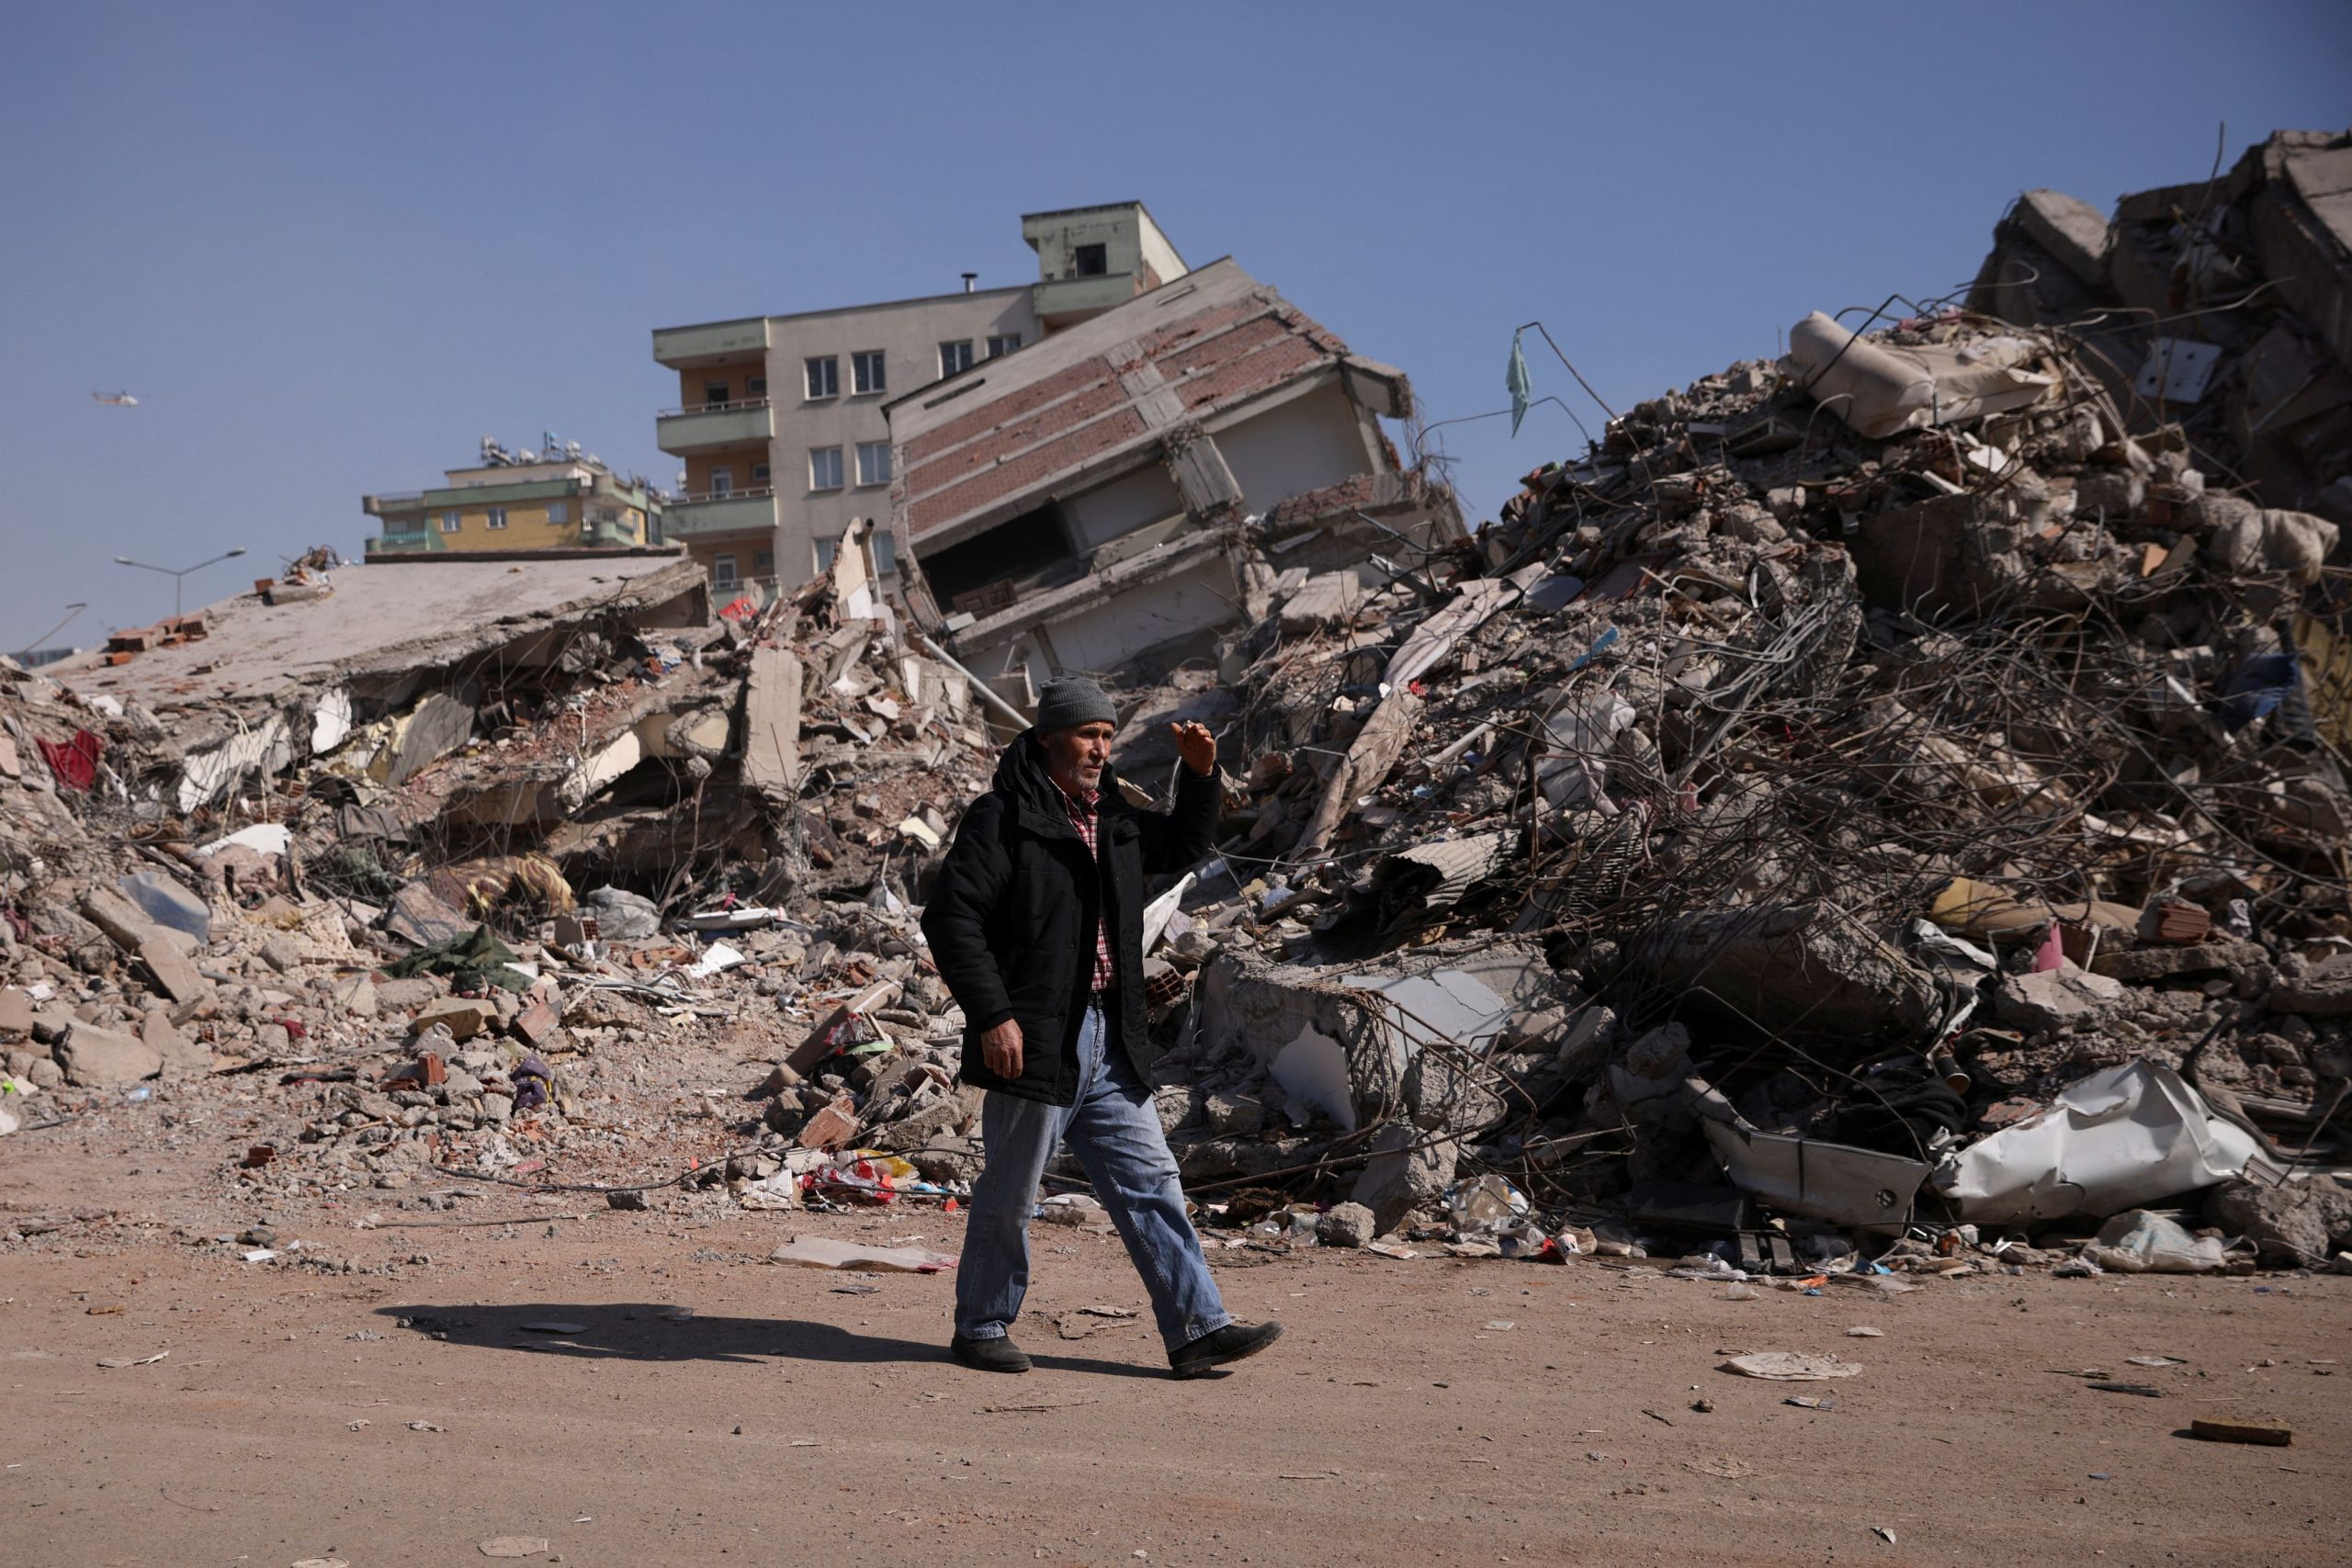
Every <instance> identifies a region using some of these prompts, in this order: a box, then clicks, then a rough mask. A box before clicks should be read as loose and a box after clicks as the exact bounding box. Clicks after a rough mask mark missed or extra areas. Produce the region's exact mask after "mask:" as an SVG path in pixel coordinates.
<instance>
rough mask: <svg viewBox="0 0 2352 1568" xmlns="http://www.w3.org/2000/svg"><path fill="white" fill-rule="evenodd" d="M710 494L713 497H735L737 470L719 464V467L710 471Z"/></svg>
mask: <svg viewBox="0 0 2352 1568" xmlns="http://www.w3.org/2000/svg"><path fill="white" fill-rule="evenodd" d="M710 493H711V494H713V495H733V494H734V493H735V470H734V469H733V468H729V467H728V466H727V465H726V464H724V463H721V464H718V466H717V467H715V468H712V469H711V470H710Z"/></svg>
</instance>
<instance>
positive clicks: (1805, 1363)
mask: <svg viewBox="0 0 2352 1568" xmlns="http://www.w3.org/2000/svg"><path fill="white" fill-rule="evenodd" d="M1722 1370H1723V1371H1727V1372H1737V1373H1738V1374H1739V1375H1740V1376H1742V1377H1744V1378H1766V1379H1770V1381H1772V1382H1826V1381H1827V1380H1829V1379H1831V1378H1850V1377H1858V1376H1860V1373H1861V1370H1862V1369H1861V1364H1860V1362H1857V1361H1841V1360H1839V1359H1838V1358H1837V1357H1835V1356H1812V1355H1806V1354H1804V1353H1803V1352H1800V1351H1795V1350H1758V1351H1757V1352H1755V1353H1753V1354H1751V1355H1746V1356H1734V1357H1732V1358H1731V1359H1729V1360H1727V1361H1725V1362H1724V1364H1723V1367H1722Z"/></svg>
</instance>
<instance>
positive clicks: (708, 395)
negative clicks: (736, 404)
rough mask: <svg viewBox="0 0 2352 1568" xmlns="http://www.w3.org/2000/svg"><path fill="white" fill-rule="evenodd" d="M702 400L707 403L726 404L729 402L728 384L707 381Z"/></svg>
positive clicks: (704, 385) (703, 387)
mask: <svg viewBox="0 0 2352 1568" xmlns="http://www.w3.org/2000/svg"><path fill="white" fill-rule="evenodd" d="M702 400H703V401H704V402H706V403H723V402H725V401H726V400H727V383H726V382H724V381H705V382H704V383H703V384H702Z"/></svg>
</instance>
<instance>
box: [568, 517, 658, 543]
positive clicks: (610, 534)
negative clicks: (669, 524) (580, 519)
mask: <svg viewBox="0 0 2352 1568" xmlns="http://www.w3.org/2000/svg"><path fill="white" fill-rule="evenodd" d="M580 542H581V543H582V544H583V545H586V546H588V547H590V548H592V549H601V548H605V547H610V546H615V545H629V546H633V545H641V544H643V543H645V540H644V539H643V538H641V537H639V525H637V524H635V523H632V522H629V521H628V519H627V518H622V517H592V518H590V519H588V520H587V521H586V522H584V523H582V524H581V525H580Z"/></svg>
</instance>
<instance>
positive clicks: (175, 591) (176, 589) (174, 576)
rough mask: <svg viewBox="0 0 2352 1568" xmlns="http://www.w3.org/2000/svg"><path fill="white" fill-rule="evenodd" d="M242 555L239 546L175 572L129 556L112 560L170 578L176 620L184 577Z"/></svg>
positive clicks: (120, 564) (241, 549)
mask: <svg viewBox="0 0 2352 1568" xmlns="http://www.w3.org/2000/svg"><path fill="white" fill-rule="evenodd" d="M244 553H245V547H244V546H243V545H239V546H238V547H236V548H235V549H233V550H231V551H229V552H228V554H226V555H218V556H214V557H213V558H211V559H210V560H200V561H198V562H197V563H196V564H195V565H194V566H184V567H182V568H180V569H179V570H177V571H174V570H172V569H171V568H170V567H167V566H149V565H148V564H147V563H146V562H145V561H143V560H132V559H131V558H130V557H129V556H117V557H115V558H114V563H115V565H117V566H135V567H138V568H140V569H141V570H145V571H160V572H162V573H163V574H164V576H165V577H168V578H170V579H171V580H172V615H173V617H174V618H175V619H176V618H177V617H178V615H179V613H180V579H182V578H184V577H186V576H187V574H188V573H189V572H191V571H202V570H204V569H205V568H206V567H208V566H219V565H220V563H221V562H222V561H224V560H229V559H231V558H234V557H237V556H241V555H243V554H244Z"/></svg>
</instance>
